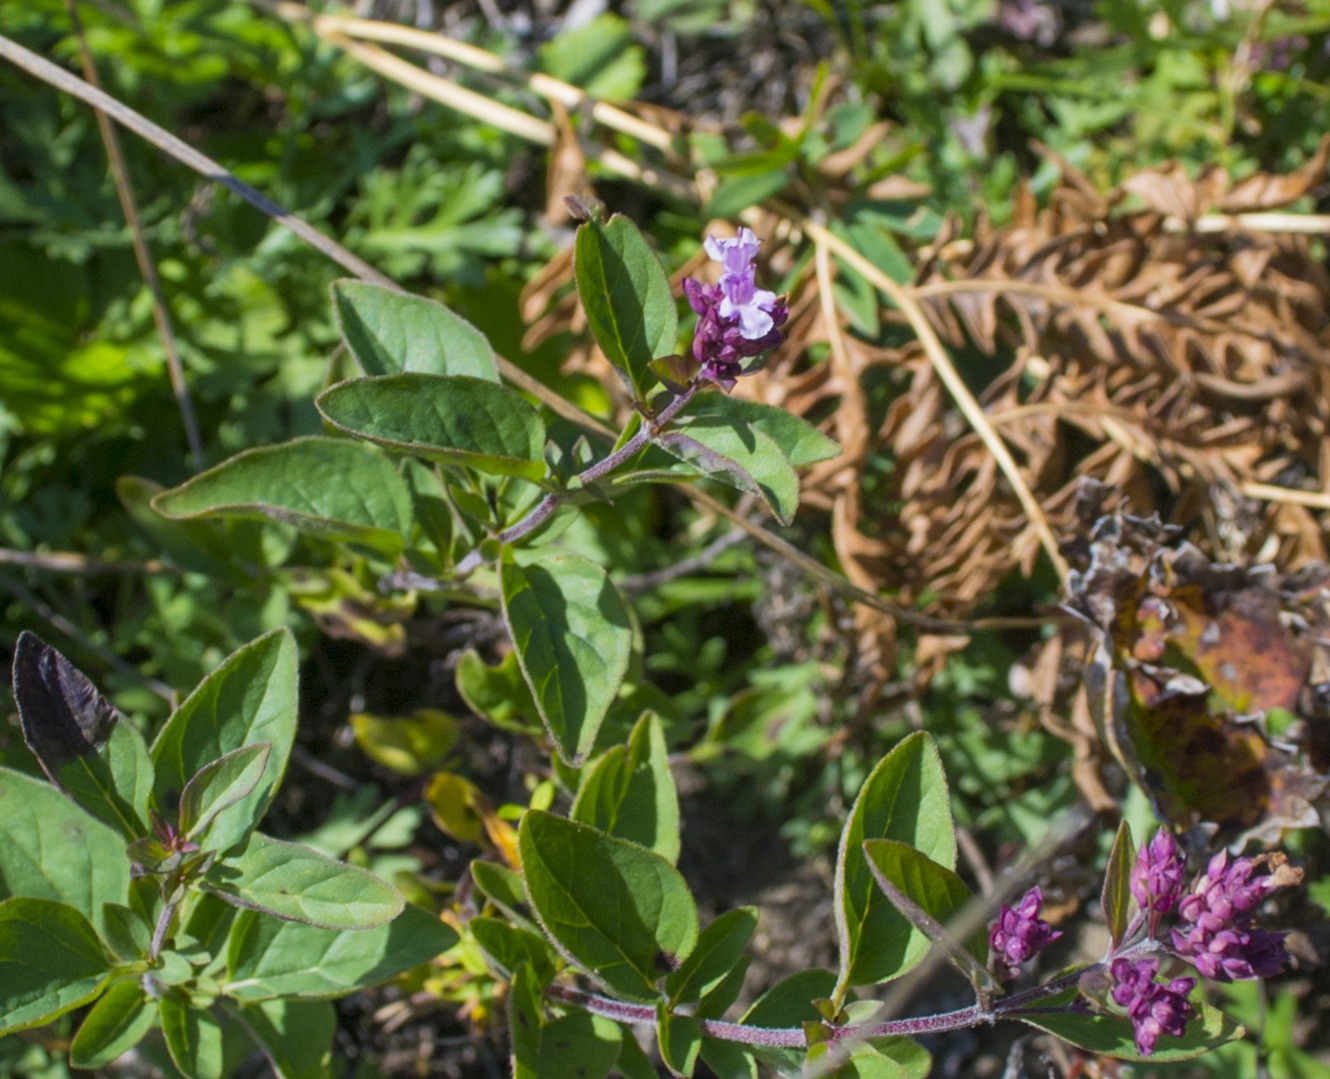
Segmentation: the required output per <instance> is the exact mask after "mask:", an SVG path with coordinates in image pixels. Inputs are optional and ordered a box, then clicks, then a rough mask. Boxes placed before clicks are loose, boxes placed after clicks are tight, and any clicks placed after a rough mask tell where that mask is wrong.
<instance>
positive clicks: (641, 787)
mask: <svg viewBox="0 0 1330 1079" xmlns="http://www.w3.org/2000/svg"><path fill="white" fill-rule="evenodd" d="M568 815H569V817H571V818H572V819H573V820H575V821H581V822H582V823H583V824H589V825H591V826H592V827H593V828H599V829H600V830H601V831H602V832H608V833H609V834H610V835H617V836H618V837H619V838H620V839H631V840H632V841H633V842H634V843H641V844H642V846H644V847H650V848H651V849H652V850H654V851H655V852H656V853H657V854H659V855H660V856H661V857H662V858H665V859H666V860H667V861H669V863H670V864H671V865H673V864H674V863H675V862H677V861H678V860H679V794H678V791H677V790H676V788H675V785H674V776H673V774H672V773H671V772H670V764H669V751H668V749H667V748H666V746H665V731H664V728H663V727H662V726H661V722H660V717H659V716H658V715H656V714H655V713H654V712H647V713H645V714H644V715H643V716H642V718H641V719H639V720H638V721H637V723H636V725H634V727H633V732H632V734H631V735H630V736H629V738H628V745H627V746H615V747H614V748H613V749H610V750H608V751H606V752H605V753H604V754H602V755H601V756H600V758H599V759H598V760H596V761H595V763H594V764H592V765H591V766H590V767H589V768H587V769H586V770H585V772H584V773H583V776H582V783H581V786H579V787H578V789H577V800H576V801H575V802H574V803H573V808H572V811H571V812H570V813H569V814H568Z"/></svg>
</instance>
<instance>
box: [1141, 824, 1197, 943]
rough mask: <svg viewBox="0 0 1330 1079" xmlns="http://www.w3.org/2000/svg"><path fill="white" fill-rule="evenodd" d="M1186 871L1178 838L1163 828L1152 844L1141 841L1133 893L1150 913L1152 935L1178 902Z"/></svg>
mask: <svg viewBox="0 0 1330 1079" xmlns="http://www.w3.org/2000/svg"><path fill="white" fill-rule="evenodd" d="M1186 871H1187V862H1186V859H1184V858H1183V857H1182V852H1181V851H1179V850H1178V844H1177V842H1176V840H1174V838H1173V836H1172V835H1170V834H1169V833H1168V832H1166V831H1165V830H1164V829H1163V828H1160V829H1159V831H1158V832H1156V833H1155V837H1154V839H1152V840H1150V842H1149V843H1148V844H1145V843H1142V844H1141V851H1140V854H1139V855H1137V857H1136V865H1135V866H1133V867H1132V871H1131V894H1132V895H1134V896H1135V897H1136V902H1137V903H1139V904H1140V905H1141V910H1143V911H1146V912H1147V913H1148V915H1149V919H1150V936H1151V937H1153V936H1154V935H1155V930H1156V929H1157V928H1158V927H1159V917H1160V915H1162V914H1167V913H1168V912H1169V911H1170V910H1172V909H1173V908H1174V907H1175V906H1176V905H1177V902H1178V897H1179V896H1181V895H1182V881H1183V877H1184V875H1185V874H1186Z"/></svg>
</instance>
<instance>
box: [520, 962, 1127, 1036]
mask: <svg viewBox="0 0 1330 1079" xmlns="http://www.w3.org/2000/svg"><path fill="white" fill-rule="evenodd" d="M1133 950H1134V949H1133ZM1105 969H1106V967H1105V965H1104V964H1103V963H1094V964H1091V965H1090V966H1088V967H1081V968H1079V969H1078V970H1074V971H1072V972H1070V973H1068V974H1064V975H1062V976H1061V977H1059V978H1054V979H1053V980H1052V981H1051V982H1048V983H1047V984H1045V985H1040V986H1036V987H1035V988H1033V989H1027V990H1025V991H1024V992H1021V993H1016V994H1014V995H1012V996H1010V997H1005V998H1003V999H1002V1000H998V1001H995V1002H993V1003H992V1004H989V1005H984V1004H972V1005H970V1006H969V1007H968V1008H958V1009H957V1010H956V1011H951V1012H942V1013H940V1014H938V1015H922V1016H916V1017H914V1018H910V1019H891V1020H888V1021H887V1022H885V1023H873V1022H868V1023H857V1024H848V1025H846V1026H840V1027H835V1028H834V1029H832V1030H831V1032H830V1034H829V1036H828V1037H827V1039H826V1040H827V1041H831V1042H839V1041H846V1040H854V1041H866V1040H868V1039H870V1038H892V1037H901V1036H908V1035H914V1034H940V1033H943V1032H944V1031H948V1030H965V1029H968V1028H970V1027H977V1026H980V1025H981V1024H985V1023H995V1022H997V1021H998V1020H999V1019H1019V1018H1020V1015H1021V1014H1022V1013H1023V1012H1026V1011H1029V1010H1032V1009H1034V1008H1035V1006H1036V1005H1037V1004H1038V1002H1039V1001H1041V1000H1046V999H1047V998H1049V997H1052V996H1056V995H1057V994H1058V993H1062V992H1065V991H1066V990H1068V989H1070V988H1072V987H1073V986H1075V985H1076V984H1077V983H1078V982H1079V981H1080V979H1081V978H1082V976H1084V975H1085V974H1086V973H1087V972H1088V973H1094V972H1097V971H1101V970H1105ZM545 995H546V996H548V997H549V998H551V999H552V1000H558V1001H561V1002H563V1003H565V1004H575V1005H577V1006H578V1007H579V1008H582V1009H584V1010H585V1011H588V1012H591V1013H592V1014H593V1015H600V1016H603V1017H605V1018H606V1019H613V1020H614V1021H615V1022H619V1023H633V1024H636V1025H639V1026H647V1025H654V1024H655V1022H656V1009H655V1008H654V1007H652V1006H651V1005H649V1004H626V1003H624V1002H623V1001H620V1000H613V999H611V998H609V997H603V996H600V995H599V994H596V993H588V992H587V991H586V990H583V989H576V988H574V987H572V986H568V985H552V986H550V987H549V988H548V989H546V990H545ZM1073 1007H1074V1005H1064V1006H1062V1007H1056V1008H1052V1009H1042V1008H1040V1009H1038V1010H1041V1011H1043V1010H1051V1011H1057V1012H1062V1011H1068V1010H1070V1009H1071V1008H1073ZM697 1023H698V1026H699V1027H700V1028H701V1031H702V1034H703V1036H704V1037H708V1038H718V1039H720V1040H721V1041H727V1042H737V1043H739V1044H740V1045H755V1046H762V1047H765V1048H772V1049H806V1048H807V1047H808V1038H807V1035H806V1034H805V1033H804V1028H803V1027H754V1026H747V1025H746V1024H744V1023H727V1022H724V1021H722V1020H719V1019H699V1020H697Z"/></svg>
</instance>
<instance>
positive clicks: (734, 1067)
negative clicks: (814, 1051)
mask: <svg viewBox="0 0 1330 1079" xmlns="http://www.w3.org/2000/svg"><path fill="white" fill-rule="evenodd" d="M700 1055H701V1057H702V1063H703V1064H705V1065H706V1066H707V1067H708V1068H710V1069H711V1070H712V1072H714V1073H715V1074H716V1075H717V1076H718V1077H719V1079H758V1077H757V1060H756V1059H755V1058H754V1056H753V1054H752V1053H750V1052H749V1051H748V1050H747V1049H745V1048H744V1047H743V1046H742V1045H736V1044H735V1043H734V1042H725V1041H721V1040H720V1039H719V1038H703V1039H702V1052H701V1054H700ZM789 1055H790V1056H793V1054H789ZM796 1066H797V1065H796ZM801 1070H802V1069H801ZM782 1074H784V1073H782ZM795 1074H799V1073H798V1072H796V1073H795Z"/></svg>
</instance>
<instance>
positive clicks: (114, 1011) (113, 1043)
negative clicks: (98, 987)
mask: <svg viewBox="0 0 1330 1079" xmlns="http://www.w3.org/2000/svg"><path fill="white" fill-rule="evenodd" d="M156 1024H157V1002H156V1001H155V1000H152V999H150V998H149V997H148V995H147V994H146V993H145V992H144V991H143V987H142V986H141V985H139V983H138V982H137V981H135V980H132V979H130V980H126V981H120V982H116V983H115V984H114V985H112V986H111V987H110V988H109V989H107V991H106V992H105V993H103V994H102V997H101V999H100V1000H98V1001H97V1003H96V1004H94V1005H93V1006H92V1009H91V1010H90V1011H89V1012H88V1015H87V1018H85V1019H84V1020H83V1023H82V1025H80V1027H79V1029H78V1033H77V1034H75V1035H74V1041H73V1043H72V1044H71V1045H70V1047H69V1062H70V1063H71V1064H72V1065H74V1067H76V1068H100V1067H101V1066H102V1065H103V1064H109V1063H111V1061H113V1060H115V1058H116V1057H118V1056H120V1055H121V1054H122V1053H125V1052H128V1051H129V1050H130V1049H133V1048H134V1046H136V1045H138V1043H139V1042H140V1041H141V1040H142V1038H143V1036H144V1035H145V1034H147V1033H148V1031H150V1030H151V1029H152V1028H153V1027H154V1026H156Z"/></svg>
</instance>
